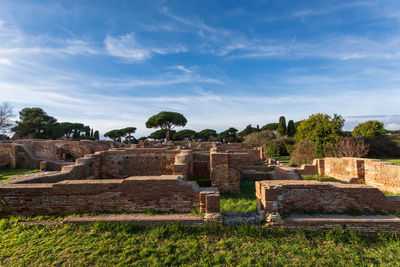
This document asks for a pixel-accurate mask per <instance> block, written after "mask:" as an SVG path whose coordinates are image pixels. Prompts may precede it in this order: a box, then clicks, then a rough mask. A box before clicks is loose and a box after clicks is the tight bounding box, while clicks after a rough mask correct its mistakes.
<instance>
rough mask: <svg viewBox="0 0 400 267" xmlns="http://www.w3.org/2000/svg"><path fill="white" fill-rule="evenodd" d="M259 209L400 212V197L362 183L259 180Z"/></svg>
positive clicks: (257, 189)
mask: <svg viewBox="0 0 400 267" xmlns="http://www.w3.org/2000/svg"><path fill="white" fill-rule="evenodd" d="M256 197H257V205H258V209H259V210H264V211H266V212H276V211H279V212H290V211H304V210H308V211H323V212H345V211H348V210H359V211H363V212H376V211H381V210H384V211H391V212H392V211H400V197H386V196H385V195H384V194H383V193H382V192H381V191H379V189H377V188H374V187H371V186H367V185H362V184H344V183H331V182H329V183H323V182H319V181H306V180H303V181H302V180H300V181H283V180H279V181H257V182H256Z"/></svg>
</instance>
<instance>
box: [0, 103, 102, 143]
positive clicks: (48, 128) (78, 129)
mask: <svg viewBox="0 0 400 267" xmlns="http://www.w3.org/2000/svg"><path fill="white" fill-rule="evenodd" d="M13 117H14V114H13V112H12V108H11V107H10V105H9V104H7V103H4V104H2V105H1V106H0V139H7V138H8V137H7V136H6V132H7V131H9V130H10V131H12V132H14V133H15V135H16V138H39V139H62V138H65V139H68V140H81V139H90V140H99V139H100V133H99V131H97V130H94V129H92V128H90V126H87V125H84V124H83V123H76V122H58V121H57V119H56V118H54V117H52V116H49V115H48V114H47V113H46V112H45V111H44V110H43V109H41V108H24V109H22V110H21V111H20V112H19V121H16V122H15V123H14V122H13V121H12V118H13Z"/></svg>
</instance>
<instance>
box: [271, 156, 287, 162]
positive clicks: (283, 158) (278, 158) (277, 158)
mask: <svg viewBox="0 0 400 267" xmlns="http://www.w3.org/2000/svg"><path fill="white" fill-rule="evenodd" d="M272 158H273V159H275V160H277V161H281V162H283V163H289V162H290V156H279V157H272Z"/></svg>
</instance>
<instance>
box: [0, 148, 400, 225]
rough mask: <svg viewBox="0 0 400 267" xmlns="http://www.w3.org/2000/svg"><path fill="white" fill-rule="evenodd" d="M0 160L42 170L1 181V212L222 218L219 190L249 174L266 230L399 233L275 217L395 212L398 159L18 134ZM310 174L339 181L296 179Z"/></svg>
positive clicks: (232, 188) (391, 221)
mask: <svg viewBox="0 0 400 267" xmlns="http://www.w3.org/2000/svg"><path fill="white" fill-rule="evenodd" d="M0 167H1V168H11V169H12V168H32V169H40V170H41V172H38V173H33V174H27V175H23V176H21V177H15V179H12V180H10V181H6V182H2V183H0V214H1V215H2V216H8V215H46V214H49V215H50V214H75V213H94V212H103V213H104V212H105V213H115V212H125V213H132V212H135V213H136V212H145V211H149V210H154V211H160V212H173V213H190V212H192V211H193V210H194V209H198V211H199V212H200V213H202V214H204V220H205V221H214V222H221V221H224V222H226V223H229V218H228V217H226V218H224V216H221V215H224V214H225V215H226V214H227V213H223V212H220V194H224V193H234V194H239V193H240V184H241V181H242V180H253V181H256V182H255V188H256V196H255V197H256V200H257V212H258V213H257V214H256V216H258V217H257V218H261V219H260V220H258V221H262V220H266V222H267V224H268V225H269V226H271V227H275V228H277V227H280V228H282V227H284V228H285V227H286V228H289V229H290V228H301V227H304V228H307V229H323V228H324V227H325V228H329V229H330V228H332V227H336V226H343V225H351V227H356V226H357V227H361V229H367V228H368V229H370V230H371V229H373V230H374V231H378V230H379V229H381V228H382V227H384V228H385V229H389V230H390V229H391V230H392V231H400V222H399V221H398V220H397V219H396V218H397V217H396V218H389V217H385V218H383V219H382V220H377V219H376V218H375V217H374V218H372V219H370V220H368V219H366V218H364V217H363V218H360V219H359V220H360V221H359V224H357V219H356V217H353V218H350V219H349V218H344V217H340V218H339V219H338V218H331V217H326V216H325V217H320V218H319V220H316V219H315V218H313V217H312V218H308V217H307V218H303V217H300V218H297V217H296V218H293V217H290V216H289V217H288V218H286V219H285V218H283V217H284V216H282V215H284V214H297V213H307V212H308V213H309V212H314V213H321V214H331V215H332V216H333V215H334V214H341V213H346V212H349V211H354V210H356V211H358V212H360V213H361V214H362V213H365V214H374V213H382V212H386V213H388V214H391V213H396V212H399V211H400V197H398V196H385V195H384V194H383V193H382V191H388V192H392V193H393V194H396V193H400V166H395V165H393V164H391V163H385V162H382V161H380V160H374V159H365V158H323V159H315V160H314V162H313V164H308V165H303V166H301V167H298V168H294V167H288V166H287V165H285V164H281V163H279V162H275V161H274V160H272V159H266V158H265V151H264V149H263V148H262V147H249V146H247V145H245V144H242V143H235V144H222V143H217V142H174V143H172V142H170V143H159V142H149V141H146V142H140V143H139V144H134V145H124V144H121V143H116V142H111V141H51V140H46V141H44V140H21V141H19V140H18V141H7V142H2V143H0ZM316 174H319V175H327V176H329V177H332V178H335V179H336V180H337V182H321V181H318V180H313V181H310V180H303V178H302V177H303V176H304V175H316ZM201 177H206V178H207V177H208V178H209V180H210V183H211V187H200V186H199V185H198V183H197V182H196V181H195V180H196V179H197V178H201ZM362 220H364V221H362ZM365 220H366V221H365ZM236 221H237V222H248V221H246V220H244V219H238V220H236ZM249 221H250V220H249ZM253 221H254V220H253ZM354 221H355V222H354ZM361 222H362V223H361ZM327 225H328V226H329V227H328V226H327ZM371 231H372V230H371Z"/></svg>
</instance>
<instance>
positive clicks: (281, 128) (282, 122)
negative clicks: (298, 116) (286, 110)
mask: <svg viewBox="0 0 400 267" xmlns="http://www.w3.org/2000/svg"><path fill="white" fill-rule="evenodd" d="M276 131H277V132H278V134H280V135H285V134H286V133H287V129H286V119H285V117H284V116H281V117H280V118H279V125H278V129H277V130H276Z"/></svg>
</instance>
